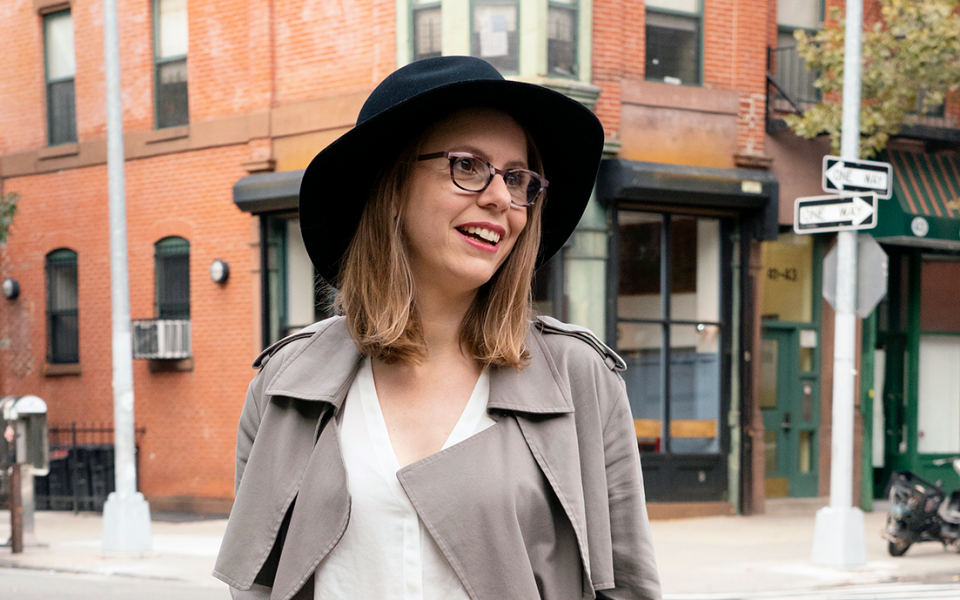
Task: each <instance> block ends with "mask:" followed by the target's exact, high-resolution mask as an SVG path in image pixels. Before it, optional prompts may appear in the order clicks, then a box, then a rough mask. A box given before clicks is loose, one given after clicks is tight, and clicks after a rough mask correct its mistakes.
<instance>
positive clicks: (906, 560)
mask: <svg viewBox="0 0 960 600" xmlns="http://www.w3.org/2000/svg"><path fill="white" fill-rule="evenodd" d="M814 500H816V499H814ZM823 504H825V499H824V500H822V501H820V502H810V503H806V504H804V503H803V502H788V503H783V504H779V503H778V502H777V501H768V502H767V509H768V513H773V514H765V515H757V516H751V517H741V516H731V517H707V518H702V519H677V520H668V521H653V522H652V523H651V528H652V530H653V543H654V547H655V548H656V552H657V565H658V567H659V570H660V578H661V581H662V583H663V591H664V594H665V595H669V596H673V597H674V598H683V597H685V596H689V595H700V596H701V597H702V596H703V595H705V594H716V595H718V596H725V595H728V594H731V593H735V592H739V593H744V594H750V593H756V592H771V591H783V592H788V591H789V592H797V591H802V590H816V589H828V588H837V587H846V586H861V585H871V584H879V583H895V582H900V583H908V582H912V583H944V584H946V583H949V584H954V585H958V584H960V553H957V552H947V551H944V549H943V546H941V545H940V544H935V543H930V542H926V543H923V544H917V545H915V546H912V547H911V548H910V550H909V551H907V553H906V555H904V556H902V557H900V558H893V557H891V556H890V555H889V554H887V542H886V540H884V539H882V538H881V537H880V530H881V529H882V527H883V525H884V523H885V522H886V504H885V503H882V502H877V503H875V505H874V512H870V513H866V514H865V515H864V533H865V536H866V554H867V563H866V564H865V565H863V566H861V567H857V568H852V569H838V568H832V567H821V566H817V565H814V564H813V562H812V561H811V550H812V548H813V529H814V520H815V514H816V508H817V506H818V505H823Z"/></svg>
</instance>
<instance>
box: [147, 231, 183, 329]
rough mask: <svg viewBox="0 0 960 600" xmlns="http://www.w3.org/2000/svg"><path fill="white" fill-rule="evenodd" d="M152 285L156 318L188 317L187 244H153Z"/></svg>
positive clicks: (177, 240) (172, 239)
mask: <svg viewBox="0 0 960 600" xmlns="http://www.w3.org/2000/svg"><path fill="white" fill-rule="evenodd" d="M154 268H155V271H156V282H155V284H154V292H155V294H156V295H155V304H156V314H157V318H158V319H189V318H190V242H188V241H187V240H185V239H183V238H181V237H168V238H163V239H162V240H160V241H159V242H157V243H156V245H155V252H154Z"/></svg>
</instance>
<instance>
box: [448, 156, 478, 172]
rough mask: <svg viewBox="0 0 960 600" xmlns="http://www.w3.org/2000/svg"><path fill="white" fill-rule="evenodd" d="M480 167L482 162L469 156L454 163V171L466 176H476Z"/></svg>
mask: <svg viewBox="0 0 960 600" xmlns="http://www.w3.org/2000/svg"><path fill="white" fill-rule="evenodd" d="M479 167H480V161H478V160H477V159H475V158H471V157H469V156H462V157H460V158H457V159H456V160H455V161H454V163H453V170H454V171H455V172H457V173H462V174H464V175H475V174H476V173H477V172H478V170H479Z"/></svg>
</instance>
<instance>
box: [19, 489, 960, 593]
mask: <svg viewBox="0 0 960 600" xmlns="http://www.w3.org/2000/svg"><path fill="white" fill-rule="evenodd" d="M784 506H786V507H787V508H786V509H784V508H783V507H784ZM769 507H770V510H771V512H776V513H780V514H767V515H761V516H753V517H738V516H734V517H709V518H700V519H676V520H668V521H654V522H653V523H652V529H653V540H654V546H655V548H656V552H657V562H658V564H659V568H660V576H661V579H662V581H663V591H664V594H665V595H666V596H667V597H668V598H674V599H677V600H680V599H682V598H691V597H697V596H699V597H704V596H708V595H711V594H713V595H716V596H717V597H730V595H731V594H736V593H743V594H748V595H749V594H752V593H756V592H772V591H784V592H799V591H805V590H816V589H828V588H836V587H842V586H858V585H871V584H878V583H893V582H904V583H906V582H913V583H950V584H954V585H956V584H958V583H960V553H953V552H945V551H944V550H943V548H942V547H941V546H940V545H938V544H933V543H925V544H919V545H916V546H914V547H912V548H910V550H909V551H908V552H907V554H906V555H905V556H903V557H901V558H892V557H890V556H889V555H888V554H887V549H886V548H887V546H886V542H885V541H884V540H883V539H881V537H880V528H881V527H882V525H883V523H884V520H885V518H886V517H885V513H884V508H883V506H882V505H878V506H877V510H876V511H875V512H872V513H867V514H866V515H865V532H866V542H867V545H866V549H867V564H866V565H864V566H862V567H858V568H855V569H849V570H842V569H834V568H828V567H819V566H815V565H813V564H812V562H811V560H810V550H811V548H812V545H813V526H814V513H815V510H816V507H815V505H814V504H809V505H806V506H804V505H801V506H800V507H799V508H797V506H796V505H795V504H794V505H780V507H779V508H778V505H777V504H776V503H772V504H770V505H769ZM225 527H226V520H224V519H216V520H200V521H185V522H179V523H172V522H165V521H154V522H153V528H152V535H153V551H152V552H150V553H149V554H146V555H144V556H137V557H130V556H121V555H105V554H104V553H103V552H102V551H101V550H100V536H101V533H102V519H101V517H100V515H98V514H92V513H81V514H78V515H75V514H74V513H71V512H50V511H38V512H37V513H36V534H37V537H38V539H39V540H40V541H41V542H44V543H46V544H48V545H46V546H41V547H28V548H26V549H25V550H24V552H23V553H22V554H18V555H14V554H11V553H10V549H9V548H0V568H10V567H16V568H30V569H43V570H54V571H63V572H80V573H92V574H99V575H121V576H128V577H138V578H148V579H167V580H178V581H184V582H188V583H191V584H194V585H198V586H203V587H213V588H223V589H224V598H227V594H226V589H227V588H226V585H224V584H223V583H221V582H219V581H217V580H216V579H214V578H213V577H212V576H210V571H211V570H212V569H213V564H214V560H215V558H216V554H217V550H218V549H219V547H220V539H221V537H222V535H223V531H224V529H225ZM9 533H10V516H9V513H8V512H7V511H0V539H7V538H8V537H9Z"/></svg>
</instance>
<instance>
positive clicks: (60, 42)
mask: <svg viewBox="0 0 960 600" xmlns="http://www.w3.org/2000/svg"><path fill="white" fill-rule="evenodd" d="M43 50H44V57H45V60H46V83H47V143H49V144H50V145H51V146H56V145H57V144H70V143H73V142H76V141H77V111H76V106H75V104H74V96H73V76H74V74H75V73H76V70H77V61H76V57H75V56H74V53H73V17H72V16H71V15H70V11H69V10H61V11H58V12H55V13H50V14H48V15H44V16H43Z"/></svg>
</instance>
